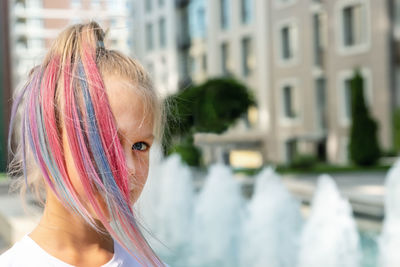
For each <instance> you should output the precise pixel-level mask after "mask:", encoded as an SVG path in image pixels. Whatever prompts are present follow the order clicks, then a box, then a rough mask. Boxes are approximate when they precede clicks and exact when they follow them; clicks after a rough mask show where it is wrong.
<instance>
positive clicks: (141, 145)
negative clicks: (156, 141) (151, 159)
mask: <svg viewBox="0 0 400 267" xmlns="http://www.w3.org/2000/svg"><path fill="white" fill-rule="evenodd" d="M148 149H149V145H148V144H146V143H145V142H137V143H134V144H133V145H132V150H138V151H147V150H148Z"/></svg>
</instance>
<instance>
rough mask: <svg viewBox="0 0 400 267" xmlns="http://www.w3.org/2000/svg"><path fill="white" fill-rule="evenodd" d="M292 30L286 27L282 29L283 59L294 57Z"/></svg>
mask: <svg viewBox="0 0 400 267" xmlns="http://www.w3.org/2000/svg"><path fill="white" fill-rule="evenodd" d="M291 39H292V38H291V28H290V27H289V26H285V27H283V28H282V29H281V45H282V58H283V59H290V58H292V57H293V48H292V42H293V41H292V40H291Z"/></svg>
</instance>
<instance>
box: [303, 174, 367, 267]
mask: <svg viewBox="0 0 400 267" xmlns="http://www.w3.org/2000/svg"><path fill="white" fill-rule="evenodd" d="M360 260H361V248H360V241H359V236H358V232H357V227H356V223H355V221H354V219H353V216H352V209H351V206H350V204H349V202H348V201H347V200H346V199H344V198H343V197H341V196H340V194H339V191H338V189H337V187H336V184H335V182H334V181H333V179H332V178H331V177H329V176H328V175H323V176H321V177H320V179H319V181H318V186H317V192H316V194H315V195H314V198H313V201H312V209H311V215H310V217H309V219H308V221H307V223H306V225H305V227H304V231H303V233H302V239H301V249H300V258H299V267H321V266H324V267H359V266H360Z"/></svg>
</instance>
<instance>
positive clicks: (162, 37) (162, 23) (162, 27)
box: [158, 18, 167, 47]
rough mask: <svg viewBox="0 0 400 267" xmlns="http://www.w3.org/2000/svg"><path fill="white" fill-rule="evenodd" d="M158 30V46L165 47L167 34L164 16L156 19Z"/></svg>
mask: <svg viewBox="0 0 400 267" xmlns="http://www.w3.org/2000/svg"><path fill="white" fill-rule="evenodd" d="M158 30H159V38H160V47H165V46H166V45H167V34H166V30H167V29H166V24H165V18H160V20H159V21H158Z"/></svg>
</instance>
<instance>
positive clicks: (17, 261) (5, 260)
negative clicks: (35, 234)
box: [0, 236, 46, 267]
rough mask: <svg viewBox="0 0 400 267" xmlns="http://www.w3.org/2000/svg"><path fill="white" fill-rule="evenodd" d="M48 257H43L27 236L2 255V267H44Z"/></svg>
mask: <svg viewBox="0 0 400 267" xmlns="http://www.w3.org/2000/svg"><path fill="white" fill-rule="evenodd" d="M45 262H46V257H43V255H41V253H40V251H38V249H37V248H36V247H35V244H34V243H33V242H31V241H30V240H29V238H28V237H27V236H25V237H23V238H22V239H21V240H20V241H18V242H17V243H15V244H14V245H13V246H12V247H11V248H10V249H8V250H6V251H5V252H4V253H3V254H2V255H0V266H1V267H25V266H29V267H43V266H44V265H43V264H44V263H45Z"/></svg>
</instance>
